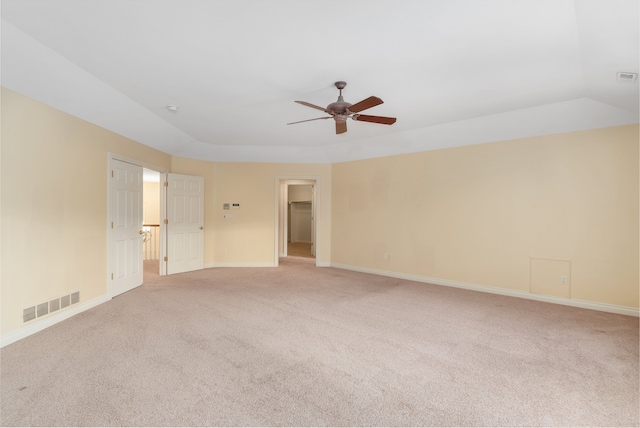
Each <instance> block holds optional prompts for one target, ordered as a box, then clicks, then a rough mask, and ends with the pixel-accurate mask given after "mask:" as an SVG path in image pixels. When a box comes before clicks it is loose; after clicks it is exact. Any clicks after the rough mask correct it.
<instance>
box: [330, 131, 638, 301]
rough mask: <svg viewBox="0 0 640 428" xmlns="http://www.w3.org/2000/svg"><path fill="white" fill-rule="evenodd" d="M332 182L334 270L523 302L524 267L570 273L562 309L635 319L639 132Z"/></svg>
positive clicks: (495, 146)
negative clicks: (419, 280)
mask: <svg viewBox="0 0 640 428" xmlns="http://www.w3.org/2000/svg"><path fill="white" fill-rule="evenodd" d="M332 181H333V192H332V196H333V199H332V207H333V211H332V229H331V232H332V234H331V236H332V253H331V257H332V262H333V263H336V264H342V265H349V266H356V267H360V268H370V269H379V270H386V271H392V272H402V273H407V274H413V275H419V276H424V277H430V278H439V279H445V280H450V281H459V282H465V283H471V284H477V285H483V286H492V287H501V288H505V289H512V290H520V291H525V292H528V291H529V287H530V259H531V258H539V259H550V260H558V261H569V262H570V278H569V280H570V296H571V298H574V299H580V300H587V301H594V302H599V303H607V304H614V305H621V306H628V307H633V308H637V307H638V286H639V281H638V181H639V178H638V126H637V125H636V126H622V127H615V128H608V129H600V130H595V131H586V132H576V133H568V134H561V135H552V136H546V137H539V138H530V139H523V140H517V141H506V142H497V143H490V144H483V145H476V146H469V147H460V148H454V149H446V150H438V151H430V152H423V153H415V154H409V155H402V156H393V157H386V158H380V159H370V160H364V161H355V162H346V163H339V164H334V165H333V168H332ZM385 253H387V254H388V257H387V259H388V260H385V259H384V254H385ZM543 276H544V275H543Z"/></svg>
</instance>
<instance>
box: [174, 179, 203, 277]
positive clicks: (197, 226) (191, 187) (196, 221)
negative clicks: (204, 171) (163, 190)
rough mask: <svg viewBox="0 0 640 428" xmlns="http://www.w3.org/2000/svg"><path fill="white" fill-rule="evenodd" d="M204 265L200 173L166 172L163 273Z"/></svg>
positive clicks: (199, 267) (182, 270) (187, 270)
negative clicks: (164, 267)
mask: <svg viewBox="0 0 640 428" xmlns="http://www.w3.org/2000/svg"><path fill="white" fill-rule="evenodd" d="M203 268H204V177H196V176H191V175H183V174H167V274H169V275H171V274H174V273H180V272H189V271H192V270H198V269H203Z"/></svg>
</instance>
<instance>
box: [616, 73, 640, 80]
mask: <svg viewBox="0 0 640 428" xmlns="http://www.w3.org/2000/svg"><path fill="white" fill-rule="evenodd" d="M616 80H617V81H618V82H622V83H635V82H636V81H637V80H638V73H626V72H623V71H619V72H618V74H617V77H616Z"/></svg>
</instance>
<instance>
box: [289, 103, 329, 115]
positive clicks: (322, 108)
mask: <svg viewBox="0 0 640 428" xmlns="http://www.w3.org/2000/svg"><path fill="white" fill-rule="evenodd" d="M296 102H297V103H298V104H302V105H303V106H307V107H311V108H315V109H317V110H322V111H324V112H326V113H331V112H330V111H329V110H327V109H326V108H324V107H320V106H317V105H315V104H311V103H308V102H306V101H296Z"/></svg>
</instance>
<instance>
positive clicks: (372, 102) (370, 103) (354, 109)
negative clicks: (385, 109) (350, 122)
mask: <svg viewBox="0 0 640 428" xmlns="http://www.w3.org/2000/svg"><path fill="white" fill-rule="evenodd" d="M382 103H383V101H382V100H381V99H380V98H378V97H369V98H367V99H366V100H362V101H360V102H359V103H355V104H354V105H352V106H351V107H349V111H350V112H351V113H358V112H359V111H362V110H366V109H368V108H371V107H375V106H377V105H380V104H382Z"/></svg>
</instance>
